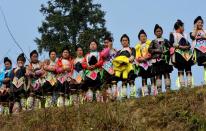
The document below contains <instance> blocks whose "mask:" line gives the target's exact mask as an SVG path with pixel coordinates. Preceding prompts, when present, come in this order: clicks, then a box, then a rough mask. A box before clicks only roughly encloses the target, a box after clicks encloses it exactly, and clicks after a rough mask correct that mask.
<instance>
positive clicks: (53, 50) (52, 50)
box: [49, 49, 57, 56]
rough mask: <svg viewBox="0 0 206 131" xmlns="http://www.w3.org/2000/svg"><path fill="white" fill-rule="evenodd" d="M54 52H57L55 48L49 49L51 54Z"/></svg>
mask: <svg viewBox="0 0 206 131" xmlns="http://www.w3.org/2000/svg"><path fill="white" fill-rule="evenodd" d="M52 52H55V53H57V51H56V50H55V49H51V50H50V51H49V56H50V55H51V53H52Z"/></svg>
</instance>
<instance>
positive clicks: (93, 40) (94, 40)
mask: <svg viewBox="0 0 206 131" xmlns="http://www.w3.org/2000/svg"><path fill="white" fill-rule="evenodd" d="M92 42H94V43H96V44H97V46H98V45H99V42H98V41H97V40H96V39H92V40H91V41H90V43H89V45H90V44H91V43H92Z"/></svg>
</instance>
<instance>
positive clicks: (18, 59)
mask: <svg viewBox="0 0 206 131" xmlns="http://www.w3.org/2000/svg"><path fill="white" fill-rule="evenodd" d="M17 61H23V62H26V58H25V56H24V53H21V54H20V55H19V56H18V57H17Z"/></svg>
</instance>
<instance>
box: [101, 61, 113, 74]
mask: <svg viewBox="0 0 206 131" xmlns="http://www.w3.org/2000/svg"><path fill="white" fill-rule="evenodd" d="M102 68H103V69H104V70H106V71H107V72H108V73H109V74H110V75H113V74H114V69H113V65H112V62H111V61H105V62H104V64H103V66H102Z"/></svg>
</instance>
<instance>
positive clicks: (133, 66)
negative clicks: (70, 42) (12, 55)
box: [0, 16, 206, 114]
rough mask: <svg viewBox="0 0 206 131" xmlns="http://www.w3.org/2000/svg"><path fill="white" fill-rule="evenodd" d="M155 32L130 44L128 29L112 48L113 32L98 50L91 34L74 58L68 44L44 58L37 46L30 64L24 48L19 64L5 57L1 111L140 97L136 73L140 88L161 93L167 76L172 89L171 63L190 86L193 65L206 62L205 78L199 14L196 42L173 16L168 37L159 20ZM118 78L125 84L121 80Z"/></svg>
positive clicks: (205, 44) (204, 36)
mask: <svg viewBox="0 0 206 131" xmlns="http://www.w3.org/2000/svg"><path fill="white" fill-rule="evenodd" d="M154 34H155V36H156V38H155V39H154V40H152V41H150V40H149V39H148V38H147V34H146V32H145V31H144V30H141V31H140V32H139V34H138V39H139V43H137V45H136V47H135V48H133V47H130V39H129V37H128V36H127V35H126V34H124V35H122V37H121V38H120V42H121V44H122V49H121V50H119V51H117V50H116V49H114V48H113V44H112V42H113V39H112V37H105V39H104V49H103V50H102V51H98V50H97V49H98V45H99V44H98V42H97V41H96V40H92V41H91V42H90V43H89V49H90V51H89V52H88V53H87V54H86V55H85V56H84V53H83V48H82V47H81V46H80V45H77V46H76V49H75V50H76V58H72V57H71V54H70V49H69V48H67V47H65V48H63V50H62V53H61V57H60V58H57V57H56V56H57V53H56V51H55V50H51V51H50V52H49V59H48V60H44V61H42V62H41V61H40V60H39V59H38V56H39V54H38V52H37V51H36V50H34V51H32V52H31V53H30V60H29V65H25V62H26V58H25V56H24V54H20V55H19V56H18V58H17V67H15V68H12V62H11V60H10V59H9V58H8V57H6V58H5V59H4V65H5V67H4V68H3V69H2V70H1V72H0V86H1V88H0V102H1V105H0V113H4V114H8V113H9V112H13V113H18V112H19V111H20V110H33V109H40V108H42V106H43V107H51V106H58V107H61V106H65V105H66V106H69V105H73V104H74V105H75V104H77V103H83V102H84V101H93V100H94V99H95V100H97V101H102V102H105V101H108V100H116V99H122V98H130V97H137V93H139V92H138V90H137V88H136V86H135V82H134V81H135V79H136V78H137V77H138V76H139V77H141V78H142V88H141V91H140V94H141V95H142V96H145V95H157V94H158V93H161V90H162V89H161V88H162V83H163V82H162V77H163V76H164V84H165V87H166V90H167V91H169V90H170V87H171V79H170V73H171V72H172V71H173V66H174V67H175V68H177V70H178V79H177V84H178V86H179V87H192V85H193V78H192V72H191V67H192V66H193V65H194V64H195V63H197V64H198V65H199V66H204V80H205V81H206V32H205V31H204V30H203V19H202V18H201V16H198V17H197V18H196V19H195V20H194V29H193V31H192V32H191V33H190V38H191V39H192V44H190V43H189V40H188V37H187V36H186V34H185V33H184V23H183V22H182V21H181V20H177V21H176V22H175V24H174V32H172V33H171V34H170V36H169V40H167V39H165V38H163V37H162V35H163V29H162V27H161V26H159V25H158V24H156V25H155V28H154ZM184 74H186V79H185V78H184ZM148 79H150V80H151V86H150V88H149V86H148V81H147V80H148ZM185 80H186V81H185ZM119 81H121V82H122V85H121V86H117V83H118V82H119Z"/></svg>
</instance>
